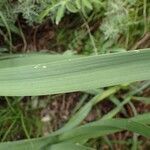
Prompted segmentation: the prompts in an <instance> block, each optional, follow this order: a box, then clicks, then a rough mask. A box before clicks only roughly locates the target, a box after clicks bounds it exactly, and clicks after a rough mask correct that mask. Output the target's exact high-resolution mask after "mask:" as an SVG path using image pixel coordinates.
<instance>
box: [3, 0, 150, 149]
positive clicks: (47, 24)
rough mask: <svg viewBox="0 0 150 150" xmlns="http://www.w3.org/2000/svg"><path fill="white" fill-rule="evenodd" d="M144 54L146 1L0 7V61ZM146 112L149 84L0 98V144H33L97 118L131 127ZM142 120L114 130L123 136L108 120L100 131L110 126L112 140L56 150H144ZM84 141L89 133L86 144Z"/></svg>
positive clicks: (149, 5) (149, 6) (148, 18)
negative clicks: (21, 57)
mask: <svg viewBox="0 0 150 150" xmlns="http://www.w3.org/2000/svg"><path fill="white" fill-rule="evenodd" d="M144 48H150V2H149V1H148V0H61V1H60V0H42V1H40V0H26V1H24V0H1V1H0V55H6V54H8V53H9V54H12V53H13V54H16V53H35V52H40V53H50V54H58V53H61V54H63V55H64V56H65V55H67V56H74V55H75V54H82V55H98V54H105V53H117V52H126V51H131V50H135V49H144ZM118 74H119V72H118ZM106 93H107V94H106ZM105 94H106V96H105ZM103 95H104V96H103ZM95 97H96V100H95ZM97 97H98V98H97ZM93 99H94V100H93ZM85 110H86V111H85ZM148 112H150V82H149V81H142V82H135V83H132V84H131V83H125V84H124V85H119V86H116V87H108V88H99V89H92V90H90V91H82V92H74V93H69V94H57V95H48V96H30V97H0V140H1V142H6V141H16V140H21V139H30V138H39V137H43V136H45V135H49V133H52V132H53V131H56V130H58V129H60V128H61V127H63V126H64V128H62V130H65V129H66V128H73V127H77V126H78V125H79V124H81V125H85V124H87V123H89V122H93V121H97V120H100V121H101V120H102V119H103V118H107V119H111V118H113V117H114V118H128V119H129V118H131V117H133V120H132V119H131V124H132V121H133V124H134V122H137V120H138V121H139V120H140V119H138V117H139V116H140V114H145V113H148ZM134 117H135V118H134ZM136 117H137V118H136ZM148 117H149V115H147V116H145V117H144V116H143V120H142V121H141V122H140V121H139V124H136V125H135V126H134V125H133V126H134V127H135V129H137V130H136V131H134V130H133V126H132V127H131V126H128V128H125V127H123V126H122V125H121V124H120V128H121V129H124V130H126V131H122V132H121V131H120V130H118V128H117V127H116V122H113V120H108V122H107V121H106V123H105V122H104V125H103V126H105V127H106V126H109V127H110V124H111V125H112V126H111V128H112V127H113V128H117V129H115V130H116V131H118V132H117V133H114V130H113V131H112V130H111V132H108V131H107V132H106V134H104V133H103V134H102V133H101V136H98V137H95V138H93V136H91V137H92V138H88V139H86V140H85V142H82V144H83V143H84V146H85V147H84V146H81V147H80V144H81V143H80V144H79V145H78V144H77V145H78V146H79V147H76V146H74V144H72V142H71V143H67V144H66V143H65V144H64V143H63V146H64V147H65V148H66V146H67V147H73V148H74V149H75V148H77V149H79V148H80V149H90V148H87V147H92V148H93V149H148V147H150V142H149V140H148V137H150V136H149V135H150V132H149V131H150V130H149V126H148V125H147V128H145V131H143V132H142V131H141V132H140V130H139V129H142V128H143V126H142V123H144V122H145V124H146V120H148V119H147V118H148ZM70 118H73V119H70ZM144 119H145V120H144ZM68 120H71V121H70V122H71V123H69V122H68ZM72 120H73V121H72ZM74 120H75V121H74ZM76 120H77V121H76ZM109 121H110V122H109ZM113 123H114V124H113ZM118 124H119V122H118ZM147 124H150V122H147ZM87 126H88V124H87ZM89 126H90V125H89ZM145 126H146V125H145ZM85 127H86V126H85ZM85 127H83V129H84V128H85ZM105 129H106V128H105ZM146 129H147V130H146ZM78 130H79V131H80V130H82V128H81V129H80V128H79V129H78ZM89 130H90V129H88V131H89ZM99 130H104V129H103V128H99ZM127 130H128V131H127ZM94 131H96V129H95V130H94V128H91V132H93V134H96V132H94ZM119 131H120V132H119ZM131 131H133V132H131ZM134 132H138V133H139V134H137V133H134ZM71 133H72V132H70V134H71ZM85 133H86V132H85ZM110 133H112V134H110ZM64 134H65V133H64ZM68 134H69V133H68ZM140 134H141V135H143V136H141V135H140ZM72 135H74V133H72ZM89 135H92V133H88V134H87V137H88V136H89ZM78 136H79V135H78ZM89 137H90V136H89ZM146 137H147V138H146ZM54 138H56V137H55V136H54ZM54 138H52V139H54ZM69 138H71V137H70V135H67V133H66V135H61V136H60V137H59V139H60V141H63V140H64V139H65V140H66V139H69ZM89 139H90V140H89ZM49 141H50V139H49ZM56 141H57V140H56ZM73 141H76V139H74V140H73ZM57 142H58V141H57ZM41 143H42V142H41ZM55 143H56V142H55ZM37 145H38V144H37ZM8 146H9V145H8ZM37 147H38V146H37ZM4 148H6V147H4ZM18 148H19V147H18ZM56 148H58V149H60V148H62V145H61V144H60V145H59V144H58V145H57V146H56V145H54V146H53V147H51V149H56Z"/></svg>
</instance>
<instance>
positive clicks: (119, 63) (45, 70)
mask: <svg viewBox="0 0 150 150" xmlns="http://www.w3.org/2000/svg"><path fill="white" fill-rule="evenodd" d="M40 57H41V58H40ZM56 57H57V56H51V55H46V54H45V55H43V54H39V55H37V54H35V55H34V54H33V55H31V56H30V57H26V56H22V57H20V56H19V55H16V56H12V57H8V58H7V57H0V85H1V86H0V95H1V96H6V95H7V96H27V95H46V94H56V93H65V92H73V91H85V90H89V89H95V88H100V87H107V86H112V85H117V84H123V83H126V82H134V81H140V80H149V79H150V61H149V60H150V50H149V49H147V50H141V51H129V52H122V53H113V54H105V55H98V56H85V57H81V56H79V57H77V56H76V57H70V58H69V57H68V56H65V57H64V56H62V58H61V57H60V56H58V58H61V59H55V58H56ZM39 58H40V59H39Z"/></svg>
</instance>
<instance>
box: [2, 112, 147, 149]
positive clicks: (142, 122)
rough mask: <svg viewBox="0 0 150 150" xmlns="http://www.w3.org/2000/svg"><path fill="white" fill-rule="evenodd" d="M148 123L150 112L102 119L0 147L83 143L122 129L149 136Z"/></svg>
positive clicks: (20, 147) (34, 147)
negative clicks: (126, 117)
mask: <svg viewBox="0 0 150 150" xmlns="http://www.w3.org/2000/svg"><path fill="white" fill-rule="evenodd" d="M148 124H150V113H147V114H143V115H138V116H136V117H133V118H130V119H108V120H103V121H101V120H100V121H95V122H93V123H89V124H87V125H83V126H81V127H78V128H75V129H71V130H68V131H65V132H58V131H56V132H54V133H52V134H50V135H49V136H47V137H42V138H37V139H30V140H21V141H16V142H4V143H0V149H3V150H7V149H9V148H10V147H11V150H28V149H31V150H32V149H36V150H42V149H44V148H45V149H46V148H48V147H50V146H52V145H53V144H56V143H57V144H58V143H59V142H65V141H67V142H69V141H70V142H74V143H76V142H78V143H81V142H83V141H84V142H85V141H87V140H88V139H90V138H95V137H100V136H105V135H108V134H111V133H114V132H117V131H121V130H129V131H134V132H137V133H140V134H142V135H143V136H147V137H149V136H150V132H149V131H150V130H149V128H150V127H149V126H147V125H148ZM136 127H137V128H136ZM146 132H147V133H146ZM84 142H83V143H84Z"/></svg>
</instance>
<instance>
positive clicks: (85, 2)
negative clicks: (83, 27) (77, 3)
mask: <svg viewBox="0 0 150 150" xmlns="http://www.w3.org/2000/svg"><path fill="white" fill-rule="evenodd" d="M82 4H83V6H86V7H87V8H89V9H91V10H92V9H93V6H92V4H91V2H90V1H89V0H82Z"/></svg>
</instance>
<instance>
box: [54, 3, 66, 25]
mask: <svg viewBox="0 0 150 150" xmlns="http://www.w3.org/2000/svg"><path fill="white" fill-rule="evenodd" d="M65 9H66V6H65V3H63V4H62V5H61V6H60V7H58V10H57V13H56V24H57V25H58V24H59V22H60V21H61V19H62V17H63V16H64V13H65Z"/></svg>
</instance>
